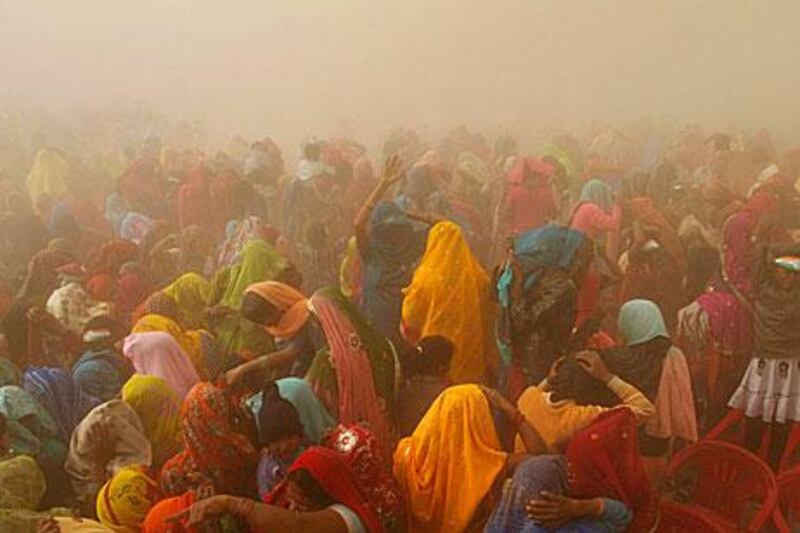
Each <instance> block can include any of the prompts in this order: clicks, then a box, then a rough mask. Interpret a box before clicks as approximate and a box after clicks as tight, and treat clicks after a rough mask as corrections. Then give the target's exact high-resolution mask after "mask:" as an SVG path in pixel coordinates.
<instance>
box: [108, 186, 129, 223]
mask: <svg viewBox="0 0 800 533" xmlns="http://www.w3.org/2000/svg"><path fill="white" fill-rule="evenodd" d="M127 214H128V204H127V203H126V202H125V198H123V197H122V195H121V194H119V193H118V192H113V193H111V194H109V195H108V197H107V198H106V213H105V216H106V220H108V221H109V222H110V223H111V226H112V227H113V228H114V232H115V233H118V232H119V230H120V226H122V221H123V220H125V216H126V215H127Z"/></svg>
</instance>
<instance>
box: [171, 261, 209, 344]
mask: <svg viewBox="0 0 800 533" xmlns="http://www.w3.org/2000/svg"><path fill="white" fill-rule="evenodd" d="M163 292H164V294H166V295H167V296H169V297H170V298H172V299H173V300H175V303H176V304H177V305H178V310H179V311H180V314H181V323H182V324H183V325H184V326H185V327H186V328H188V329H206V330H207V329H208V319H207V318H206V308H207V306H208V302H209V300H210V298H211V292H212V288H211V284H210V283H209V282H208V281H206V279H205V278H204V277H203V276H201V275H200V274H196V273H194V272H188V273H186V274H184V275H182V276H181V277H179V278H178V279H176V280H175V281H174V282H173V283H172V284H171V285H169V286H168V287H167V288H165V289H164V290H163Z"/></svg>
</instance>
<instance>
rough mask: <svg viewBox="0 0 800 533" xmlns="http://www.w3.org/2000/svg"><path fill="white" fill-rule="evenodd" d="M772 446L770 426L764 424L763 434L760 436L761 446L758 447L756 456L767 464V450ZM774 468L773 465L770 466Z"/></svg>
mask: <svg viewBox="0 0 800 533" xmlns="http://www.w3.org/2000/svg"><path fill="white" fill-rule="evenodd" d="M771 445H772V424H764V433H763V435H761V445H760V446H759V447H758V456H759V457H760V458H761V460H762V461H764V462H765V463H767V464H770V462H769V455H770V454H769V448H770V446H771ZM772 467H773V468H774V465H772Z"/></svg>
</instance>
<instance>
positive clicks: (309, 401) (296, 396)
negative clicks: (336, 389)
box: [248, 377, 335, 444]
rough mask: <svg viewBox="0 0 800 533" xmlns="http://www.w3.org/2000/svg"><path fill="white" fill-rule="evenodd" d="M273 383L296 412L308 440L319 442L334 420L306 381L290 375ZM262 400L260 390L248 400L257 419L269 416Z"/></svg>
mask: <svg viewBox="0 0 800 533" xmlns="http://www.w3.org/2000/svg"><path fill="white" fill-rule="evenodd" d="M275 385H276V386H277V387H278V394H279V395H280V397H281V398H282V399H283V400H285V401H287V402H289V403H290V404H291V405H292V407H293V408H294V410H295V411H296V412H297V416H298V418H299V419H300V423H301V424H302V425H303V430H304V431H305V434H306V437H308V440H309V441H311V442H313V443H314V444H319V442H320V440H321V439H322V434H323V433H324V432H325V430H327V429H328V428H330V427H332V426H333V425H334V423H335V422H334V420H333V418H332V417H331V415H330V414H329V413H328V411H327V410H326V409H325V406H323V405H322V403H321V402H320V401H319V399H318V398H317V397H316V396H315V395H314V392H313V391H312V390H311V387H310V386H309V385H308V382H307V381H306V380H304V379H300V378H294V377H290V378H283V379H279V380H278V381H276V382H275ZM262 401H263V392H260V393H258V394H257V395H255V396H253V397H252V398H251V399H250V401H249V402H248V403H249V404H250V408H251V410H252V411H253V414H254V415H255V416H256V417H257V419H258V418H260V417H261V416H264V417H268V416H269V410H268V409H263V408H262V407H261V405H262Z"/></svg>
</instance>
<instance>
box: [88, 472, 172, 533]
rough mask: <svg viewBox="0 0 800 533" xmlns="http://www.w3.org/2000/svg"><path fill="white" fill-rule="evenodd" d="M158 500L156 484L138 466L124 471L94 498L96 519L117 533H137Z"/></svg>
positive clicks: (109, 481) (118, 473) (117, 474)
mask: <svg viewBox="0 0 800 533" xmlns="http://www.w3.org/2000/svg"><path fill="white" fill-rule="evenodd" d="M158 499H159V491H158V483H156V482H155V481H154V480H153V479H151V478H150V476H148V475H147V473H146V469H145V468H144V467H141V466H130V467H126V468H123V469H122V470H120V471H119V472H117V473H116V475H115V476H114V477H113V478H111V479H110V480H108V482H106V484H105V485H104V486H103V488H102V489H100V493H99V494H98V495H97V518H99V519H100V522H102V524H103V525H104V526H108V527H109V528H111V529H113V530H114V531H116V532H119V533H139V532H140V531H141V530H142V523H143V522H144V519H145V517H146V516H147V513H148V512H150V508H151V507H152V506H153V504H155V503H156V502H157V501H158Z"/></svg>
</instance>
